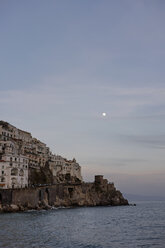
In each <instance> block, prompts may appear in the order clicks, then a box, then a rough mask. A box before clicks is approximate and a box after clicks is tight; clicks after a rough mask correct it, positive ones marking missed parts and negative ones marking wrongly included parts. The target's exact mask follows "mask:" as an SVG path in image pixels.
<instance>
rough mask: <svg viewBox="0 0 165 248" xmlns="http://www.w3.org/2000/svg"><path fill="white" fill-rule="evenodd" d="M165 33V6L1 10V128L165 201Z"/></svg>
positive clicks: (21, 2)
mask: <svg viewBox="0 0 165 248" xmlns="http://www.w3.org/2000/svg"><path fill="white" fill-rule="evenodd" d="M164 26H165V1H163V0H157V1H154V0H138V1H137V0H125V1H123V0H83V1H82V0H69V1H68V0H49V1H46V0H35V1H34V0H28V1H26V0H15V1H10V0H0V119H1V120H4V121H7V122H9V123H11V124H13V125H15V126H16V127H18V128H20V129H23V130H26V131H29V132H31V133H32V135H33V136H34V137H37V138H38V139H40V140H41V141H43V142H45V143H46V144H47V146H49V147H50V148H51V150H52V152H53V153H55V154H60V155H62V156H64V157H67V158H68V159H72V158H73V157H75V158H76V159H77V161H78V162H79V163H80V165H81V167H82V175H83V178H84V180H85V181H93V179H94V175H95V174H102V175H104V177H105V178H107V179H108V180H109V181H113V182H115V185H116V187H117V188H118V189H120V190H121V191H122V192H124V193H129V194H141V195H159V196H165V191H164V188H165V81H164V79H165V69H164V64H165V31H164ZM103 112H105V113H106V114H107V115H106V116H105V117H103V116H102V113H103Z"/></svg>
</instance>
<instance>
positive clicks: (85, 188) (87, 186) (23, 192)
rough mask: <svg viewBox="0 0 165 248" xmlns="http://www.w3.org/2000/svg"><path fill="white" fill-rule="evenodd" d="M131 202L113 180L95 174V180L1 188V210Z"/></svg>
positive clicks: (19, 210)
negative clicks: (33, 186) (21, 187)
mask: <svg viewBox="0 0 165 248" xmlns="http://www.w3.org/2000/svg"><path fill="white" fill-rule="evenodd" d="M122 205H129V203H128V200H126V199H125V198H124V197H123V195H122V193H121V192H120V191H118V190H116V188H115V186H114V184H113V183H108V181H107V180H106V179H103V178H102V177H101V178H100V177H99V176H96V177H95V182H93V183H84V182H83V183H79V184H75V183H74V184H73V183H67V184H56V185H50V186H40V187H35V188H24V189H3V190H0V213H4V212H21V211H27V210H33V209H34V210H42V209H45V210H48V209H51V208H53V207H57V208H58V207H85V206H88V207H89V206H90V207H94V206H122Z"/></svg>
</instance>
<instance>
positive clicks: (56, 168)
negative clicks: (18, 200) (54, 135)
mask: <svg viewBox="0 0 165 248" xmlns="http://www.w3.org/2000/svg"><path fill="white" fill-rule="evenodd" d="M46 164H48V165H49V169H50V170H51V172H52V175H53V176H54V177H60V176H67V175H69V176H70V177H74V178H77V179H78V180H79V181H82V177H81V167H80V166H79V164H78V163H77V162H76V160H75V159H73V160H67V159H66V158H63V157H62V156H59V155H55V154H52V152H51V151H50V149H49V148H48V147H47V146H46V144H44V143H43V142H41V141H40V140H38V139H36V138H33V137H32V135H31V133H29V132H26V131H23V130H20V129H18V128H16V127H14V126H13V125H11V124H9V123H7V122H4V121H0V188H1V189H10V188H25V187H28V185H29V170H30V168H33V169H36V170H37V168H41V167H44V166H45V165H46Z"/></svg>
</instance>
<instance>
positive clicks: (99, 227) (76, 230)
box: [0, 202, 165, 248]
mask: <svg viewBox="0 0 165 248" xmlns="http://www.w3.org/2000/svg"><path fill="white" fill-rule="evenodd" d="M0 227H1V228H0V248H5V247H6V248H11V247H12V248H31V247H32V248H52V247H55V248H110V247H112V248H120V247H122V248H123V247H124V248H129V247H131V248H134V247H143V248H147V247H149V248H152V247H155V248H160V247H161V248H164V247H165V202H138V204H137V206H136V207H131V206H130V207H127V206H125V207H95V208H75V209H58V210H50V211H39V212H37V211H32V212H26V213H15V214H0Z"/></svg>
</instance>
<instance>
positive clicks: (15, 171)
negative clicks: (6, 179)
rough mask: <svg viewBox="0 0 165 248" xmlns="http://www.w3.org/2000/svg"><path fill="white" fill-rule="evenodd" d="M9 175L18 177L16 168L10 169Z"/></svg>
mask: <svg viewBox="0 0 165 248" xmlns="http://www.w3.org/2000/svg"><path fill="white" fill-rule="evenodd" d="M11 175H12V176H18V169H17V168H13V169H11Z"/></svg>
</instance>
